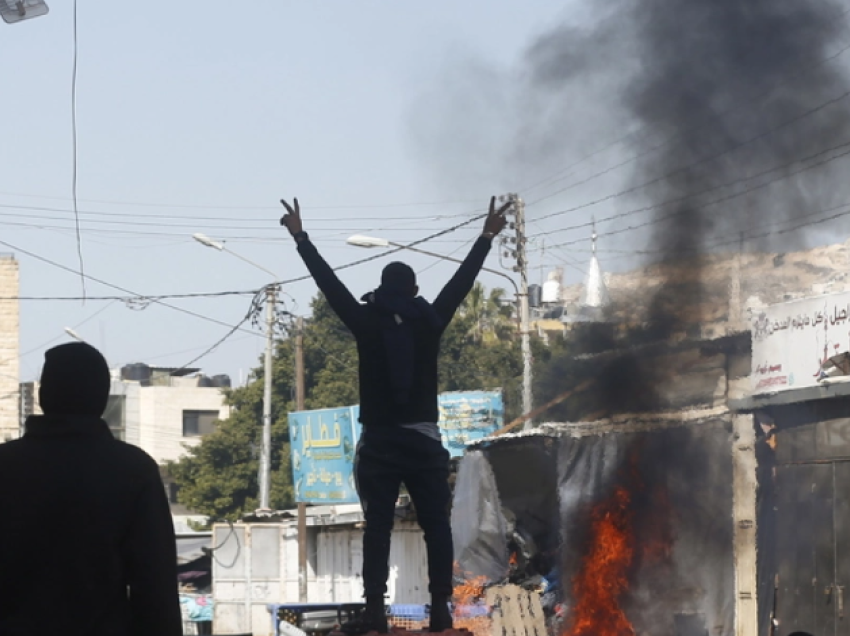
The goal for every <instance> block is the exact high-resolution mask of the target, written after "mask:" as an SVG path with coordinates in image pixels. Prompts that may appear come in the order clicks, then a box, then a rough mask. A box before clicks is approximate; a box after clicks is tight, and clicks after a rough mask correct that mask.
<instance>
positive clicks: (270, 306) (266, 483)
mask: <svg viewBox="0 0 850 636" xmlns="http://www.w3.org/2000/svg"><path fill="white" fill-rule="evenodd" d="M2 1H3V0H0V2H2ZM192 238H193V239H195V240H196V241H198V243H200V244H201V245H204V246H206V247H212V248H215V249H217V250H218V251H219V252H227V253H228V254H232V255H233V256H235V257H236V258H238V259H240V260H242V261H245V262H246V263H248V264H249V265H253V266H254V267H256V268H257V269H260V270H262V271H264V272H266V273H267V274H270V275H271V276H272V278H273V279H274V280H278V278H279V277H278V276H277V275H276V274H275V273H274V272H272V271H270V270H268V269H266V268H265V267H263V266H262V265H258V264H257V263H255V262H254V261H252V260H249V259H247V258H245V257H244V256H242V255H241V254H237V253H236V252H234V251H232V250H229V249H227V248H226V247H225V246H224V243H223V242H219V241H214V240H213V239H211V238H210V237H208V236H206V235H205V234H193V235H192ZM265 291H266V352H265V353H266V355H265V364H264V368H263V385H264V386H263V437H262V443H261V446H260V474H259V481H260V503H259V506H260V507H259V510H265V511H267V510H270V508H269V505H270V504H269V494H270V491H271V467H272V462H271V446H272V351H273V349H274V315H275V295H276V293H277V288H276V286H275V285H268V286H267V287H266V290H265ZM66 331H67V330H66Z"/></svg>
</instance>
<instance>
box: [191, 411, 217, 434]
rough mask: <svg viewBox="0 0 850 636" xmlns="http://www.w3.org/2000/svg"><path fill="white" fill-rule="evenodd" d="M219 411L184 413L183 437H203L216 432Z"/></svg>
mask: <svg viewBox="0 0 850 636" xmlns="http://www.w3.org/2000/svg"><path fill="white" fill-rule="evenodd" d="M217 419H218V411H183V437H201V436H203V435H208V434H209V433H212V432H213V431H214V430H215V421H216V420H217Z"/></svg>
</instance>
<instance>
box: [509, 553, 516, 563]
mask: <svg viewBox="0 0 850 636" xmlns="http://www.w3.org/2000/svg"><path fill="white" fill-rule="evenodd" d="M516 563H517V559H516V552H511V557H510V558H509V559H508V565H511V566H513V565H516Z"/></svg>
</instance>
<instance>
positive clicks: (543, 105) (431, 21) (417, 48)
mask: <svg viewBox="0 0 850 636" xmlns="http://www.w3.org/2000/svg"><path fill="white" fill-rule="evenodd" d="M48 4H49V5H50V13H49V14H48V15H46V16H44V17H39V18H36V19H32V20H28V21H26V22H22V23H19V24H15V25H6V24H0V56H2V59H3V64H2V69H3V70H2V83H3V99H2V100H0V120H2V121H3V122H4V124H5V129H4V131H3V146H2V152H0V241H2V242H3V243H0V251H4V252H13V253H14V254H15V257H16V258H17V259H18V261H19V263H20V280H21V288H20V295H21V296H22V297H24V298H25V299H24V300H21V334H20V339H21V379H22V380H23V381H27V380H32V379H35V378H36V377H37V376H38V374H39V372H40V368H41V364H42V359H43V358H42V356H43V352H44V351H45V349H46V348H48V347H49V346H51V345H54V344H58V343H60V342H63V341H67V340H68V336H67V335H66V334H65V332H64V329H65V328H66V327H71V328H72V329H73V330H75V332H76V333H78V334H79V335H80V336H81V337H82V338H83V339H85V340H86V341H88V342H90V343H91V344H93V345H95V346H97V347H98V348H100V349H101V350H102V351H104V353H105V354H106V356H107V359H108V360H109V362H110V364H111V365H112V366H115V367H117V366H122V365H124V364H129V363H133V362H145V363H148V364H153V365H160V366H183V365H185V364H187V363H188V362H190V361H191V360H193V358H195V357H196V356H198V355H199V354H201V353H203V352H204V351H206V350H207V349H208V348H210V347H211V345H213V344H214V343H216V342H217V341H219V340H220V339H221V338H222V337H223V336H224V335H225V334H226V333H228V332H229V331H230V330H231V328H232V327H233V326H234V325H236V324H238V323H239V322H240V320H242V319H243V317H244V316H245V315H246V312H247V311H248V310H249V308H250V306H251V295H250V293H246V294H243V295H226V296H214V297H196V298H184V299H173V300H167V301H163V302H165V303H168V305H170V306H166V305H164V304H161V303H157V302H138V301H137V302H131V303H127V302H124V301H121V300H101V299H99V297H103V296H112V295H116V294H118V295H122V296H126V295H127V294H132V295H139V296H142V297H152V296H159V295H168V294H191V293H217V292H230V291H245V292H250V291H251V290H257V289H260V288H262V287H263V285H264V284H266V283H268V282H270V279H271V276H270V274H268V273H266V272H265V271H263V269H260V268H257V267H254V266H252V265H250V264H248V263H246V262H244V261H243V260H241V259H240V258H237V257H236V256H235V255H234V254H238V255H240V256H242V257H244V258H247V259H249V260H251V261H253V262H255V263H257V264H258V265H259V266H260V267H261V268H264V269H265V270H269V271H271V272H273V273H274V274H275V275H276V279H277V280H287V279H291V278H297V277H300V276H303V275H304V274H306V269H305V267H304V266H303V264H302V262H301V260H300V258H299V257H298V255H297V253H296V251H295V248H294V245H293V243H292V241H291V239H290V238H289V237H288V235H287V234H286V233H285V231H284V229H283V228H281V227H280V226H279V224H278V219H279V217H280V215H281V214H282V209H281V207H280V205H279V203H278V201H279V199H280V198H291V197H294V196H297V197H298V198H299V200H300V202H301V208H302V217H303V221H304V227H305V230H307V231H308V232H309V233H310V235H311V237H312V238H313V240H314V242H315V243H316V245H317V246H318V247H319V249H320V251H321V253H322V254H323V255H324V256H325V257H326V258H327V260H328V261H329V262H330V263H331V264H332V265H333V266H338V265H343V264H346V263H349V262H352V261H356V260H358V259H360V258H363V257H366V256H371V255H374V254H378V253H379V249H380V248H378V249H376V250H371V251H367V250H364V249H363V248H357V247H353V246H350V245H347V244H346V238H347V237H349V236H351V235H353V234H366V235H372V236H378V237H381V238H386V239H388V240H390V241H394V242H401V243H404V242H412V241H414V240H419V239H422V238H425V237H427V236H429V235H431V234H434V233H437V232H440V231H442V230H447V229H449V228H451V227H453V226H455V225H457V224H460V223H462V222H463V221H468V220H469V219H470V218H472V217H473V216H475V215H478V214H483V213H484V212H485V211H486V206H487V203H488V201H489V197H490V196H491V195H494V194H495V195H498V194H502V193H505V192H518V193H519V194H520V195H521V196H523V197H524V198H525V200H526V201H527V203H528V206H527V210H526V213H527V218H528V234H529V236H530V242H529V250H530V265H531V273H530V278H531V281H532V282H541V279H542V278H543V277H544V276H545V274H546V272H547V271H548V270H550V269H551V268H553V267H562V268H563V269H564V277H565V281H566V282H576V281H580V280H581V279H582V276H583V273H584V270H585V269H586V267H587V263H588V260H589V257H590V241H589V236H590V227H589V226H588V224H589V222H590V220H591V218H592V217H597V218H599V217H600V216H601V217H604V216H605V215H607V214H610V213H612V212H616V210H617V209H620V206H625V205H632V206H633V205H634V201H619V200H613V201H608V202H604V203H602V204H600V205H587V202H588V201H593V200H596V199H599V198H603V199H604V197H605V195H606V194H608V193H611V192H616V191H617V188H618V187H621V185H622V184H623V183H625V182H626V181H627V179H629V178H630V176H631V174H630V173H629V172H628V168H624V169H622V170H619V169H613V168H611V166H614V165H616V162H617V161H619V160H620V159H622V157H623V156H624V155H623V149H622V148H620V149H619V150H618V149H617V147H616V143H614V142H615V141H616V140H617V139H619V138H620V137H621V135H622V134H623V133H626V132H628V131H629V130H630V128H629V126H630V124H629V123H628V121H626V120H623V121H622V122H619V120H618V113H617V107H616V105H615V104H612V103H609V101H608V100H606V99H605V98H604V96H605V95H606V92H607V90H608V87H607V86H606V85H605V83H604V81H600V82H599V83H597V84H594V85H592V86H588V87H587V91H586V92H584V93H583V94H570V95H565V94H564V92H563V91H559V90H558V89H557V87H555V88H551V87H548V88H546V89H545V90H533V91H532V90H529V89H528V87H529V85H530V83H531V84H534V82H532V81H531V80H530V79H529V78H530V76H531V75H533V74H534V73H533V68H534V59H535V58H534V51H535V50H536V49H535V43H536V42H539V40H540V38H541V37H542V36H543V35H545V34H547V33H549V32H551V31H552V29H553V28H556V27H557V26H558V25H561V24H571V25H577V26H579V27H581V25H583V24H588V23H589V22H590V21H592V20H593V16H592V14H590V13H588V11H586V10H584V9H583V8H582V7H583V6H584V5H582V4H579V3H578V2H577V1H572V0H570V1H567V2H563V3H552V2H550V1H547V0H522V1H520V0H516V1H514V0H502V1H493V0H467V1H465V2H462V3H458V2H449V1H448V0H433V1H432V2H428V3H410V2H404V3H401V2H388V1H383V2H381V1H376V0H361V1H359V2H356V3H354V2H324V3H317V2H304V1H301V2H295V1H286V0H258V1H256V2H253V3H239V4H237V3H232V2H227V3H225V2H222V1H220V0H208V1H204V2H201V1H199V0H185V1H183V2H178V3H170V4H168V5H163V4H157V3H117V2H108V1H106V0H80V1H79V6H78V11H77V32H76V39H77V77H76V141H77V143H76V163H75V162H74V156H75V153H74V146H73V143H72V141H73V137H72V131H73V129H74V126H73V123H74V119H73V118H72V108H71V105H72V72H73V61H74V29H73V25H74V20H73V11H72V7H73V4H72V2H71V1H70V0H67V1H63V2H60V1H59V0H48ZM538 88H539V87H538ZM600 96H601V98H600ZM600 113H604V115H605V116H604V117H603V116H601V115H600ZM612 122H613V124H612ZM618 122H619V123H618ZM577 162H578V163H577ZM576 166H577V167H576ZM75 168H76V188H77V207H78V215H79V223H80V238H81V244H80V252H81V254H82V263H83V270H84V272H85V274H87V275H88V276H91V277H93V278H96V279H98V280H99V281H101V282H96V281H95V280H91V279H89V280H86V282H85V292H84V291H83V284H82V281H81V278H80V276H79V274H78V273H74V272H77V271H78V270H79V269H80V264H79V254H78V246H77V241H76V230H75V217H74V212H73V202H72V192H73V184H74V178H73V176H74V173H75ZM582 171H584V172H582ZM599 173H604V174H600V175H599V176H596V175H597V174H599ZM582 175H585V176H587V177H588V179H587V181H586V182H583V180H582ZM573 207H577V208H578V209H576V210H571V208H573ZM566 212H569V214H566ZM573 225H578V226H580V227H575V228H572V226H573ZM481 227H482V222H479V221H475V222H474V223H471V224H468V225H465V226H464V227H462V228H460V229H458V230H456V231H453V232H449V233H446V234H445V235H443V236H441V237H438V238H436V239H434V240H431V241H429V242H427V243H425V244H423V245H422V247H423V248H424V249H429V250H431V251H434V252H438V253H441V254H445V255H452V256H453V257H455V258H458V257H463V255H464V254H465V252H466V250H468V248H469V246H470V245H471V241H472V240H474V238H475V236H476V235H477V234H478V233H479V232H480V230H481ZM571 228H572V229H571ZM607 229H610V224H609V226H606V225H605V224H604V223H601V224H600V259H601V261H602V266H603V268H604V269H606V270H621V269H623V268H626V267H630V266H633V265H634V264H635V263H636V262H637V261H636V260H635V257H634V256H633V255H634V253H636V252H639V251H640V249H639V248H640V246H641V244H642V241H643V240H645V239H646V235H645V234H642V233H641V232H639V231H638V232H634V233H628V234H627V235H623V234H618V235H616V236H612V237H611V238H610V240H606V237H605V233H606V230H607ZM196 232H200V233H203V234H206V235H208V236H210V237H211V238H213V239H215V240H219V241H224V242H225V245H226V248H227V251H218V250H215V249H211V248H209V247H205V246H203V245H201V244H200V243H198V242H196V241H194V240H193V239H192V234H194V233H196ZM564 242H571V243H570V244H569V245H567V246H559V244H560V243H564ZM547 245H548V246H547ZM228 251H230V252H233V253H228ZM498 252H499V250H495V249H494V251H493V252H492V253H491V256H490V257H489V260H488V262H487V266H488V267H491V268H495V269H499V268H502V267H503V266H504V267H505V271H506V272H507V273H509V274H510V275H512V276H514V277H515V274H513V273H511V272H510V270H509V269H508V268H509V267H510V263H509V262H508V261H506V260H505V259H501V258H500V256H499V253H498ZM402 256H403V260H405V261H406V262H409V263H410V264H411V265H412V266H413V267H414V269H416V270H417V272H418V275H419V282H420V288H421V290H422V293H423V295H424V296H425V297H426V298H429V299H433V297H434V296H435V295H436V294H437V293H438V291H439V289H440V287H441V285H442V284H443V283H445V281H446V280H447V279H448V277H449V276H450V275H451V273H452V271H453V270H454V268H455V267H456V265H453V264H451V263H446V262H445V261H439V260H435V259H433V258H431V257H427V256H421V255H416V254H411V253H410V252H407V253H405V254H403V255H398V256H395V257H396V258H400V257H402ZM44 259H47V260H49V261H51V262H47V261H46V260H44ZM387 262H388V258H380V259H377V260H375V261H373V262H370V263H367V264H363V265H360V266H356V267H352V268H349V269H345V270H342V271H341V272H340V276H341V278H342V280H343V281H344V282H345V283H346V284H348V285H349V286H350V288H351V289H352V291H353V292H354V293H355V295H357V296H359V295H361V294H363V293H365V292H367V291H369V290H370V289H372V288H373V287H375V286H376V284H377V281H378V277H379V274H380V270H381V268H382V267H383V266H384V265H385V264H386V263H387ZM63 268H64V269H63ZM69 270H70V271H69ZM481 280H482V281H483V282H484V283H485V285H487V286H504V285H505V283H506V281H504V280H502V279H501V278H499V277H497V276H495V275H492V274H487V273H483V274H482V275H481ZM103 283H108V284H110V285H113V286H118V287H120V288H123V289H124V290H127V291H126V292H122V291H117V290H116V289H115V288H114V287H109V286H107V285H105V284H103ZM315 293H316V288H315V285H314V283H312V281H309V280H307V281H301V282H294V283H288V284H285V285H284V286H283V301H284V308H285V309H286V310H287V311H290V312H292V313H293V314H308V313H309V303H310V299H311V298H312V297H313V296H314V295H315ZM83 295H85V296H86V300H84V301H83V300H82V299H81V297H82V296H83ZM57 298H65V299H66V300H58V299H57ZM187 312H190V313H187ZM263 346H264V340H263V337H262V333H261V331H260V329H258V328H257V327H254V326H252V325H251V322H250V321H248V322H247V323H245V324H244V325H243V326H242V327H241V328H240V329H239V330H238V331H236V332H235V333H234V334H233V336H232V337H230V338H228V339H227V340H225V341H224V342H223V343H222V344H221V345H220V346H219V347H217V348H215V349H214V350H213V351H212V352H210V353H208V354H207V355H204V356H203V357H202V358H201V359H200V360H198V361H197V363H195V364H193V366H197V367H201V368H202V369H203V371H204V372H205V373H207V374H208V375H215V374H220V373H225V374H228V375H230V376H231V378H232V379H233V381H234V383H239V382H240V379H241V380H243V381H244V379H245V378H246V377H247V374H248V373H249V372H250V370H251V369H252V368H254V367H255V366H257V364H258V361H259V357H260V355H261V353H262V349H263Z"/></svg>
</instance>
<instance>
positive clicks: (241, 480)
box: [167, 295, 358, 520]
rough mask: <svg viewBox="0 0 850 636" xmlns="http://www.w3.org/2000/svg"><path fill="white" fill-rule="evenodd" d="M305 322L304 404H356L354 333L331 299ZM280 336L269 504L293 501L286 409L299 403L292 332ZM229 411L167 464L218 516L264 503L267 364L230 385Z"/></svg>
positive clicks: (188, 496)
mask: <svg viewBox="0 0 850 636" xmlns="http://www.w3.org/2000/svg"><path fill="white" fill-rule="evenodd" d="M311 309H312V316H311V318H310V319H309V320H306V321H305V329H304V331H305V333H304V362H305V364H304V367H305V385H306V386H307V388H308V391H307V400H306V407H307V408H308V409H317V408H326V407H333V406H341V405H346V404H356V403H357V399H358V398H357V392H358V387H357V352H356V348H355V342H354V337H353V336H352V335H351V333H350V332H349V331H348V330H347V329H346V327H345V326H344V325H343V324H342V322H341V321H340V320H339V319H338V318H337V317H336V314H334V313H333V311H332V310H331V308H330V306H329V305H328V303H327V301H326V300H325V298H324V297H323V296H321V295H319V296H317V297H316V298H315V299H314V300H313V302H312V303H311ZM292 330H293V326H291V325H290V326H289V327H288V333H287V334H286V337H285V338H282V339H280V340H278V341H277V343H276V346H275V355H274V359H273V366H272V449H271V450H272V452H271V460H272V465H271V470H272V477H271V488H270V502H269V503H270V505H271V507H272V508H274V509H282V508H287V507H291V506H292V505H293V504H294V500H293V494H294V493H293V488H292V467H291V464H290V452H289V422H288V418H287V416H288V414H289V412H290V411H291V410H294V408H295V404H294V399H295V352H294V346H293V345H294V340H293V338H292V337H291V335H292ZM226 402H227V404H228V405H230V407H231V415H230V417H228V418H227V419H225V420H223V421H221V422H219V424H218V426H217V428H216V431H215V432H213V433H212V434H210V435H207V436H206V437H204V439H203V440H202V441H201V443H200V444H199V445H198V446H196V447H194V448H188V449H187V454H186V455H185V456H183V457H182V458H181V459H180V460H179V461H177V462H171V463H169V464H168V466H167V471H168V474H169V476H170V477H171V478H173V479H174V481H175V483H176V484H177V485H178V487H179V491H178V501H180V503H182V504H185V505H186V506H187V507H188V508H190V509H191V510H193V511H195V512H198V513H199V514H202V515H206V516H208V517H210V518H212V519H227V520H236V519H238V518H240V517H241V516H242V515H243V514H244V513H245V512H248V511H252V510H255V509H256V508H257V506H258V490H259V449H260V444H261V433H262V411H263V367H262V365H260V366H258V367H257V368H256V369H254V370H253V371H252V374H251V379H250V381H249V383H248V385H247V386H244V387H239V388H235V389H232V390H228V391H227V393H226Z"/></svg>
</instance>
